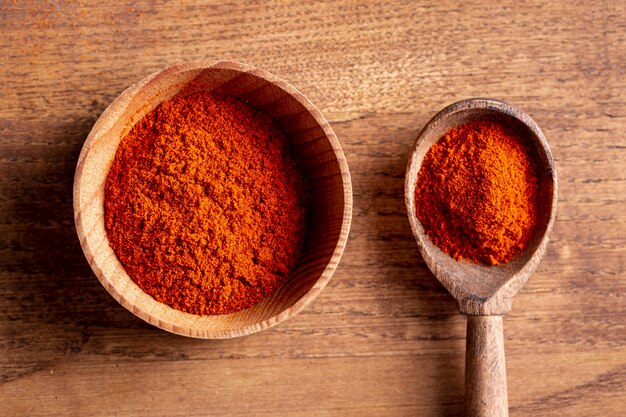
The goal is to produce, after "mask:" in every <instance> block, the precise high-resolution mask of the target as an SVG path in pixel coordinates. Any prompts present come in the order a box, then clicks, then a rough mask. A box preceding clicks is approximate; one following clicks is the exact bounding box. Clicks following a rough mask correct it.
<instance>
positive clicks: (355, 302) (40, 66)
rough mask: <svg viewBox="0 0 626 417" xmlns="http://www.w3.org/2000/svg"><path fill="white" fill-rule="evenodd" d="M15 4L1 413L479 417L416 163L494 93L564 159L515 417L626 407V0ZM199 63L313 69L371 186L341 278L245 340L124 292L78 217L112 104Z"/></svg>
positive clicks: (513, 328) (527, 303)
mask: <svg viewBox="0 0 626 417" xmlns="http://www.w3.org/2000/svg"><path fill="white" fill-rule="evenodd" d="M0 7H1V8H2V9H1V12H0V31H1V34H2V36H0V47H1V48H2V54H1V55H0V60H2V65H1V66H0V79H1V80H2V81H3V92H2V99H0V175H1V179H2V180H1V181H0V213H1V214H2V216H1V217H0V218H1V219H2V221H1V222H0V352H1V354H0V371H1V372H0V383H1V385H0V399H1V401H0V415H30V416H58V415H63V414H65V415H76V416H94V415H115V414H117V415H121V416H151V415H168V416H201V415H206V414H207V410H211V412H212V414H213V415H217V416H220V415H222V416H227V415H261V414H265V415H289V416H311V415H313V416H322V415H333V416H346V415H347V416H350V415H354V416H364V415H373V416H378V415H389V416H392V415H423V416H457V415H462V410H463V383H464V381H463V374H464V353H465V352H464V349H465V325H466V323H465V319H464V318H463V317H462V316H460V315H459V314H458V311H457V309H456V306H455V303H454V301H453V299H452V297H450V295H449V294H448V292H447V291H446V290H445V289H444V288H443V287H442V286H441V285H440V284H439V283H438V281H437V280H436V279H435V278H434V277H433V276H432V275H431V274H430V272H429V271H428V269H427V268H426V265H425V264H424V262H423V260H422V259H421V257H420V255H419V252H418V249H417V245H416V244H415V240H414V239H413V236H412V235H411V230H410V226H409V223H408V220H407V216H406V212H405V209H404V202H403V181H404V173H405V169H406V161H407V156H408V154H409V152H410V150H411V148H412V145H413V141H414V140H415V137H416V135H417V133H418V132H419V130H420V129H421V128H422V127H423V125H424V124H425V123H426V122H427V121H428V120H429V119H430V118H431V117H432V116H433V115H434V114H435V113H436V112H437V111H438V110H439V109H441V108H443V107H444V106H446V105H447V104H449V103H451V102H454V101H457V100H460V99H463V98H467V97H479V96H482V97H495V98H499V99H502V100H505V101H507V102H510V103H512V104H514V105H515V106H517V107H519V108H521V109H523V110H525V111H526V112H527V113H529V114H530V115H531V116H532V117H533V119H535V120H536V121H537V123H538V124H539V126H541V128H542V130H543V132H544V134H545V136H546V138H547V139H548V141H549V143H550V146H551V149H552V152H553V155H554V158H555V162H556V167H557V171H558V174H559V202H558V215H557V221H556V224H555V228H554V231H553V233H552V236H551V239H550V243H549V245H548V248H547V253H546V256H545V258H544V260H543V262H542V263H541V265H540V266H539V268H538V270H537V272H536V273H535V274H534V275H533V277H532V279H530V280H529V281H528V282H527V283H526V284H525V286H524V287H523V288H522V290H521V291H520V292H519V293H518V295H517V296H516V298H515V302H514V304H513V308H512V310H511V311H510V312H509V314H508V315H507V316H506V318H505V323H504V326H505V328H506V335H505V345H506V350H507V358H506V359H507V373H508V375H507V376H508V385H509V387H508V388H509V406H510V415H511V416H527V415H532V416H562V415H568V416H595V415H602V416H621V415H623V412H624V409H626V377H625V376H624V375H625V374H626V326H625V322H626V296H625V291H626V279H625V276H624V273H625V263H626V255H625V250H626V233H625V232H626V211H625V210H624V206H625V203H626V201H625V200H626V197H625V196H626V175H625V168H624V166H625V164H626V143H625V140H624V131H625V130H626V10H625V7H626V6H625V5H624V3H623V2H618V1H607V2H601V1H598V2H596V1H591V2H588V3H586V4H585V5H578V4H572V3H571V2H558V1H557V2H549V1H531V2H526V3H523V4H518V3H517V2H512V1H504V2H498V3H497V4H494V3H489V4H483V3H480V2H473V1H469V2H463V3H462V4H459V3H457V2H452V1H445V0H444V1H440V2H437V3H434V4H433V3H426V2H419V1H418V2H408V1H407V2H401V1H393V2H386V3H385V4H376V3H369V2H363V3H356V2H349V3H346V2H344V1H340V2H339V1H338V2H324V3H320V4H314V5H309V4H306V3H305V2H302V1H299V2H272V3H266V2H263V3H261V2H258V3H248V4H245V5H241V4H233V3H219V4H208V3H203V4H199V3H185V4H177V3H173V2H167V3H165V2H150V3H143V2H135V3H132V4H122V5H120V4H119V3H118V2H112V1H107V0H105V1H101V2H98V3H96V2H92V3H89V2H81V3H79V2H76V3H72V4H66V3H65V2H58V3H57V2H52V1H49V2H48V1H42V2H36V3H35V2H33V3H32V4H30V3H25V2H15V3H13V2H3V3H2V4H1V5H0ZM197 59H232V60H237V61H243V62H246V63H250V64H253V65H255V66H257V67H259V68H264V69H267V70H268V71H270V72H272V73H274V74H276V75H278V76H279V77H281V78H283V79H285V80H287V81H288V82H289V83H290V84H292V85H294V86H295V87H296V88H298V90H300V91H301V92H303V93H304V94H305V95H306V96H307V97H308V98H309V99H310V100H311V101H312V102H313V103H315V104H316V105H317V106H318V107H319V108H320V110H321V111H322V113H323V114H324V115H325V116H326V118H327V119H328V120H329V122H330V124H331V126H332V127H333V130H334V131H335V133H336V134H337V137H338V138H339V140H340V142H341V144H342V147H343V149H344V152H345V154H346V158H347V160H348V164H349V166H350V171H351V174H352V181H353V190H354V216H353V222H352V228H351V232H350V239H349V241H348V243H347V246H346V250H345V252H344V255H343V258H342V261H341V264H340V265H339V267H338V269H337V271H336V273H335V275H334V276H333V278H332V280H331V281H330V282H329V284H328V286H327V287H326V289H325V290H324V291H323V292H322V294H321V295H320V296H319V297H318V298H317V299H316V300H315V301H314V302H313V303H312V304H311V305H309V306H308V307H307V308H306V309H305V310H304V311H303V312H302V313H301V314H299V315H298V316H297V317H295V318H294V319H292V320H290V321H288V322H285V323H282V324H281V325H279V326H277V327H275V328H273V329H271V330H268V331H264V332H261V333H258V334H255V335H252V336H249V337H245V338H240V339H235V340H215V341H205V340H193V339H188V338H183V337H179V336H174V335H171V334H168V333H166V332H163V331H161V330H158V329H155V328H153V327H152V326H149V325H147V324H145V323H144V322H143V321H141V320H139V319H137V318H136V317H135V316H133V315H132V314H131V313H129V312H128V311H127V310H125V309H124V308H122V307H121V306H119V304H118V303H117V302H115V300H113V299H112V298H111V297H110V296H109V294H107V292H106V291H105V290H104V289H103V288H102V286H101V285H100V283H99V282H98V280H97V279H96V277H95V276H94V275H93V273H92V272H91V269H90V268H89V266H88V264H87V262H86V260H85V258H84V256H83V254H82V251H81V249H80V245H79V242H78V239H77V237H76V232H75V229H74V225H73V218H72V204H71V196H72V180H73V173H74V169H75V167H76V162H77V159H78V154H79V152H80V149H81V147H82V144H83V143H84V141H85V138H86V137H87V135H88V133H89V131H90V130H91V128H92V126H93V124H94V122H95V120H96V119H97V117H98V116H99V115H100V114H101V113H102V112H103V111H104V109H105V108H106V106H107V105H108V104H109V103H110V102H111V101H112V100H113V99H114V98H115V97H116V96H117V95H119V94H120V93H121V92H122V91H123V90H124V89H126V88H127V87H128V86H130V85H132V84H133V83H134V82H136V81H137V80H140V79H142V78H143V77H144V76H145V75H146V74H149V73H152V72H154V71H156V70H158V69H160V68H163V67H165V66H168V65H171V64H176V63H179V62H181V61H183V60H197Z"/></svg>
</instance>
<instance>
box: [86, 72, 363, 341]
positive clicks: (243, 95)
mask: <svg viewBox="0 0 626 417" xmlns="http://www.w3.org/2000/svg"><path fill="white" fill-rule="evenodd" d="M190 86H194V87H193V90H192V89H190V88H189V87H190ZM183 87H187V88H186V89H185V93H188V92H189V93H191V92H193V91H215V92H217V93H219V94H222V95H227V96H231V97H236V98H238V99H240V100H242V101H244V102H246V103H248V104H249V105H250V106H252V107H255V108H257V109H261V110H263V111H265V112H266V113H268V114H269V115H271V116H272V117H273V118H274V120H275V121H276V122H277V123H278V124H279V125H280V126H281V127H282V129H283V130H284V132H285V133H286V135H287V137H288V140H289V141H290V143H291V145H292V148H293V149H294V152H295V153H296V154H297V155H298V156H299V157H300V159H301V160H302V163H303V166H304V171H305V173H306V175H307V176H308V178H309V181H310V187H311V196H312V199H311V207H310V212H311V215H310V224H309V228H308V230H307V237H306V241H305V244H304V248H303V251H302V255H301V257H300V260H299V261H298V264H297V265H296V267H295V269H294V271H293V273H292V274H291V276H290V277H288V279H287V281H286V282H285V284H284V285H283V286H281V287H280V288H279V289H278V290H276V291H275V292H274V293H273V294H272V295H270V296H269V297H267V298H265V299H263V300H262V301H261V302H259V303H258V304H256V305H255V306H253V307H251V308H249V309H246V310H242V311H239V312H237V313H232V314H226V315H214V316H199V315H193V314H189V313H185V312H182V311H179V310H176V309H173V308H171V307H169V306H167V305H166V304H163V303H160V302H158V301H156V300H154V299H153V298H152V297H151V296H149V295H147V294H146V293H144V292H143V291H142V290H141V289H140V288H139V287H138V286H137V285H136V284H135V283H134V282H133V281H132V280H131V279H130V277H129V276H128V274H127V273H126V271H125V270H124V268H123V266H122V264H121V263H120V262H119V260H118V258H117V256H116V255H115V253H114V252H113V250H112V249H111V247H110V245H109V241H108V239H107V234H106V231H105V227H104V185H105V182H106V178H107V174H108V171H109V168H110V166H111V163H112V161H113V158H114V157H115V151H116V149H117V146H118V144H119V143H120V141H121V139H122V138H123V137H124V136H125V135H126V133H127V132H128V131H129V130H130V128H131V127H132V126H133V125H134V124H135V123H136V122H137V121H139V120H141V118H142V117H143V116H144V115H145V114H146V113H148V112H149V111H151V110H153V109H154V108H155V107H156V106H158V104H159V103H160V102H161V101H163V100H166V99H170V98H172V97H173V96H174V95H176V94H177V93H179V92H180V91H181V90H182V89H183ZM74 219H75V222H76V229H77V232H78V237H79V238H80V243H81V246H82V248H83V252H84V253H85V256H86V257H87V260H88V262H89V264H90V265H91V268H92V269H93V271H94V272H95V274H96V275H97V276H98V279H99V280H100V282H101V283H102V285H104V287H105V288H106V289H107V291H108V292H109V293H110V294H111V295H112V296H113V298H115V299H116V300H117V301H118V302H119V303H120V304H122V305H123V306H124V307H126V308H127V309H128V310H130V311H131V312H132V313H133V314H135V315H136V316H138V317H140V318H142V319H143V320H145V321H147V322H148V323H151V324H153V325H155V326H157V327H160V328H161V329H164V330H167V331H169V332H172V333H177V334H180V335H184V336H190V337H198V338H206V339H220V338H232V337H237V336H244V335H248V334H251V333H255V332H258V331H260V330H263V329H266V328H268V327H271V326H273V325H275V324H277V323H280V322H281V321H283V320H286V319H288V318H290V317H293V316H295V315H296V314H298V313H299V312H300V311H302V309H303V308H304V307H305V306H306V305H307V304H309V303H310V302H311V301H312V300H313V299H314V298H315V297H316V296H317V295H318V294H319V293H320V291H321V290H322V289H323V288H324V287H325V286H326V284H327V283H328V281H329V280H330V278H331V276H332V275H333V272H334V271H335V269H336V268H337V264H338V263H339V259H340V258H341V255H342V253H343V250H344V247H345V244H346V240H347V238H348V232H349V229H350V222H351V219H352V185H351V180H350V173H349V171H348V164H347V163H346V159H345V156H344V154H343V151H342V149H341V146H340V144H339V141H338V140H337V137H336V136H335V133H334V132H333V130H332V129H331V127H330V125H329V124H328V122H327V121H326V119H325V118H324V116H322V114H321V113H320V111H319V110H318V109H317V108H316V107H315V106H314V105H313V104H312V103H311V102H310V101H309V100H308V99H307V98H306V97H304V95H302V94H301V93H300V92H298V91H297V90H296V89H295V88H294V87H292V86H291V85H289V84H287V83H286V82H285V81H283V80H281V79H279V78H278V77H276V76H274V75H272V74H270V73H268V72H266V71H263V70H260V69H258V68H254V67H252V66H249V65H243V64H240V63H236V62H226V61H218V62H215V61H203V62H193V63H187V64H182V65H176V66H173V67H170V68H166V69H164V70H162V71H159V72H157V73H154V74H152V75H149V76H148V77H146V78H145V79H143V80H142V81H140V82H139V83H137V84H135V85H133V86H132V87H130V88H128V89H127V90H126V91H124V92H123V93H122V94H121V95H120V96H119V97H117V98H116V99H115V100H114V101H113V103H111V105H110V106H109V107H108V108H107V109H106V110H105V111H104V113H103V114H102V115H101V116H100V118H99V119H98V121H97V122H96V124H95V125H94V127H93V129H92V130H91V133H90V134H89V136H88V137H87V140H86V142H85V144H84V146H83V149H82V152H81V154H80V158H79V160H78V164H77V167H76V175H75V178H74Z"/></svg>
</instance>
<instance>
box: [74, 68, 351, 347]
mask: <svg viewBox="0 0 626 417" xmlns="http://www.w3.org/2000/svg"><path fill="white" fill-rule="evenodd" d="M211 69H226V70H232V71H236V72H239V73H242V74H243V73H247V74H250V75H252V76H255V77H258V78H261V79H263V80H265V81H267V82H269V83H270V84H272V85H274V86H276V87H278V88H280V89H281V90H283V91H284V92H285V93H286V94H288V95H289V96H290V97H292V98H293V99H295V100H296V101H297V102H299V103H300V104H301V105H302V106H303V107H304V108H305V109H306V110H307V112H309V113H310V115H311V116H312V117H313V118H314V119H315V122H316V123H317V124H318V125H319V126H320V127H321V128H322V130H323V131H324V137H325V138H326V140H327V141H328V142H329V144H330V146H331V148H332V150H333V153H334V156H335V159H336V161H337V163H338V165H339V171H340V175H341V180H342V189H343V207H342V212H341V213H340V214H338V217H339V216H341V218H342V222H341V226H340V232H339V236H338V238H337V242H336V244H335V247H334V250H333V253H332V255H331V256H330V258H329V259H328V262H327V263H326V266H325V267H324V270H323V271H322V273H321V274H320V276H319V277H318V278H317V279H316V280H315V283H314V284H313V286H312V287H311V288H310V289H309V290H307V292H306V293H304V294H303V295H302V296H301V297H300V298H299V299H298V300H297V301H296V302H295V303H294V304H292V305H291V306H290V307H288V308H286V309H285V310H282V311H281V312H279V313H277V314H275V315H273V316H271V317H269V318H266V319H264V320H262V321H260V322H258V323H255V324H249V325H246V326H244V327H241V328H240V329H237V330H232V329H229V330H221V331H217V332H211V331H210V330H209V329H204V330H205V332H202V333H197V332H192V331H191V330H192V329H191V328H190V326H181V325H179V324H177V323H172V322H171V321H164V320H162V317H160V315H161V314H162V313H161V311H162V310H159V309H154V308H153V309H151V310H150V311H147V310H146V309H143V308H141V307H140V306H138V305H137V303H135V302H133V301H132V300H130V299H129V298H128V297H126V294H125V291H124V289H125V288H122V289H120V288H117V287H116V286H115V285H114V284H113V283H112V282H111V280H110V279H109V278H110V277H109V275H112V274H111V273H108V274H107V273H105V272H104V271H103V270H102V268H101V267H100V265H99V263H98V261H97V260H96V256H95V255H94V253H95V252H96V251H97V247H92V245H91V240H92V239H94V238H90V237H89V233H88V231H87V230H86V227H85V224H84V223H83V218H82V217H83V216H81V213H82V211H83V207H82V206H81V188H82V184H83V180H84V174H85V162H86V158H87V155H88V154H89V152H90V150H91V149H92V148H93V147H94V144H95V142H96V140H97V139H98V138H99V132H100V131H101V130H106V129H105V128H106V127H108V126H110V125H111V124H112V123H114V122H115V121H117V120H118V119H119V116H120V115H122V114H123V111H124V109H125V107H126V104H127V103H129V102H130V100H131V99H132V98H133V97H135V96H136V95H137V94H138V93H139V92H140V91H141V90H142V88H144V87H146V86H147V85H148V84H150V83H151V82H152V81H153V80H155V79H158V78H160V77H165V76H167V75H170V74H172V73H180V72H187V71H204V70H211ZM136 122H137V121H136V120H133V123H136ZM118 146H119V144H118ZM116 148H117V147H116ZM108 171H109V167H107V168H106V170H104V172H105V173H106V175H108ZM352 207H353V196H352V179H351V175H350V170H349V167H348V163H347V160H346V157H345V154H344V152H343V149H342V147H341V144H340V143H339V140H338V139H337V136H336V135H335V133H334V131H333V129H332V127H331V126H330V124H329V123H328V121H327V119H326V118H325V117H324V116H323V114H322V113H321V111H320V110H319V109H318V108H317V107H316V106H315V105H314V104H313V103H312V102H311V101H310V100H309V99H308V98H307V97H305V96H304V94H302V93H301V92H300V91H298V90H297V89H296V88H295V87H293V86H292V85H291V84H289V83H287V82H286V81H284V80H283V79H281V78H279V77H278V76H276V75H274V74H272V73H270V72H268V71H266V70H262V69H260V68H257V67H255V66H252V65H247V64H243V63H241V62H237V61H229V60H200V61H190V62H184V63H180V64H177V65H172V66H169V67H166V68H163V69H161V70H159V71H156V72H153V73H151V74H149V75H147V76H146V77H144V78H143V79H142V80H141V81H139V82H137V83H135V84H133V85H131V86H130V87H128V88H127V89H126V90H124V91H123V92H122V93H121V94H119V95H118V96H117V97H116V98H115V99H114V100H113V101H112V102H111V103H110V104H109V105H108V106H107V108H106V109H105V110H104V112H103V113H102V114H101V115H100V117H99V118H98V120H97V121H96V122H95V123H94V126H93V127H92V129H91V131H90V133H89V135H88V136H87V139H86V140H85V142H84V144H83V146H82V149H81V152H80V156H79V158H78V161H77V164H76V170H75V174H74V182H73V210H74V223H75V227H76V232H77V234H78V238H79V241H80V245H81V248H82V250H83V253H84V255H85V257H86V258H87V261H88V263H89V266H90V267H91V269H92V271H93V272H94V273H95V275H96V276H97V278H98V280H99V281H100V283H101V284H102V285H103V286H104V288H105V289H106V290H107V292H108V293H109V294H110V295H111V296H112V297H113V298H114V299H115V300H116V301H117V302H118V303H120V304H121V305H122V306H123V307H124V308H126V309H127V310H129V311H130V312H131V313H133V314H134V315H135V316H137V317H139V318H141V319H142V320H144V321H146V322H148V323H150V324H152V325H154V326H156V327H159V328H161V329H163V330H165V331H168V332H170V333H175V334H179V335H182V336H187V337H193V338H202V339H229V338H234V337H240V336H245V335H250V334H253V333H256V332H259V331H262V330H265V329H268V328H270V327H273V326H275V325H277V324H278V323H281V322H283V321H285V320H287V319H289V318H291V317H294V316H295V315H297V314H298V313H300V312H301V311H302V310H303V309H304V308H305V307H306V306H307V305H309V304H310V303H311V302H312V301H313V300H314V299H315V298H316V297H317V296H318V295H319V293H320V292H321V291H322V290H323V289H324V288H325V286H326V285H327V284H328V282H329V281H330V279H331V277H332V275H333V274H334V272H335V270H336V269H337V266H338V264H339V261H340V259H341V256H342V255H343V251H344V250H345V246H346V243H347V240H348V236H349V232H350V226H351V222H352ZM98 222H100V220H98ZM102 222H104V218H102ZM104 239H105V241H106V242H107V243H108V237H107V236H106V233H104ZM117 262H118V263H119V260H118V261H117ZM120 265H121V263H120ZM131 282H132V279H131ZM133 284H134V282H133ZM135 285H136V284H135ZM140 291H141V292H142V293H144V294H146V293H145V292H143V290H141V289H140ZM146 295H147V294H146ZM148 297H150V299H151V300H152V301H154V303H156V305H158V306H163V307H164V308H165V309H172V308H171V307H169V306H167V305H166V304H164V303H160V302H158V301H156V300H154V299H153V298H152V297H151V296H149V295H148ZM154 310H157V311H156V313H155V311H154ZM172 310H174V309H172ZM175 311H177V312H180V313H183V314H185V315H189V316H192V317H196V318H198V317H215V316H199V315H195V314H190V313H186V312H182V311H180V310H175ZM242 311H243V312H245V311H246V310H242ZM238 313H241V312H236V313H232V314H238Z"/></svg>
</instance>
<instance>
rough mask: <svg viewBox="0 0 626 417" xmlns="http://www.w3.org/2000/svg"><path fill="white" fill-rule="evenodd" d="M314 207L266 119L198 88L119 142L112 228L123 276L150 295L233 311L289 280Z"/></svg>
mask: <svg viewBox="0 0 626 417" xmlns="http://www.w3.org/2000/svg"><path fill="white" fill-rule="evenodd" d="M308 200H309V198H308V185H307V183H306V178H305V176H304V173H303V170H302V166H301V163H300V161H299V160H298V159H297V158H296V156H295V155H294V153H293V151H292V149H291V147H290V146H289V144H288V142H287V139H286V137H285V134H284V133H283V132H282V130H281V129H280V127H278V125H277V124H276V123H275V122H274V121H273V120H272V119H271V118H270V117H269V115H267V114H265V113H263V112H261V111H258V110H255V109H253V108H251V107H250V106H248V105H247V104H245V103H244V102H242V101H240V100H238V99H235V98H232V97H224V96H219V95H216V94H213V93H210V92H206V91H200V92H196V93H193V94H190V95H186V96H184V95H182V96H176V97H173V98H172V99H170V100H165V101H163V102H161V103H160V104H159V106H158V107H157V108H156V109H154V110H152V111H151V112H149V113H148V114H146V115H145V116H144V117H143V118H142V119H141V120H140V121H139V122H138V123H137V124H136V125H135V126H133V128H132V129H131V130H130V132H128V134H127V135H126V136H125V137H124V138H123V139H122V141H121V143H120V145H119V147H118V149H117V152H116V155H115V159H114V160H113V165H112V166H111V169H110V170H109V175H108V178H107V182H106V188H105V200H104V204H105V210H104V213H105V225H106V230H107V236H108V238H109V242H110V244H111V246H112V248H113V250H114V251H115V254H116V255H117V257H118V258H119V260H120V262H121V263H122V265H124V269H125V270H126V272H127V273H128V275H129V276H130V277H131V279H132V280H133V281H134V282H135V283H136V284H137V285H139V287H141V289H142V290H144V291H145V292H146V293H148V294H149V295H151V296H152V297H154V299H156V300H157V301H160V302H162V303H165V304H167V305H169V306H170V307H173V308H176V309H178V310H182V311H185V312H188V313H192V314H201V315H212V314H227V313H234V312H237V311H240V310H243V309H246V308H249V307H252V306H253V305H254V304H256V303H257V302H259V301H261V300H262V299H263V298H265V297H267V296H268V295H270V294H271V293H272V292H273V291H275V290H276V289H277V288H278V287H279V286H280V285H282V284H283V283H284V282H285V280H286V278H287V277H288V276H289V275H290V274H291V272H292V271H293V268H294V266H295V265H296V262H297V260H298V257H299V256H300V252H301V250H302V246H303V243H304V237H305V232H306V218H307V211H308V203H309V201H308Z"/></svg>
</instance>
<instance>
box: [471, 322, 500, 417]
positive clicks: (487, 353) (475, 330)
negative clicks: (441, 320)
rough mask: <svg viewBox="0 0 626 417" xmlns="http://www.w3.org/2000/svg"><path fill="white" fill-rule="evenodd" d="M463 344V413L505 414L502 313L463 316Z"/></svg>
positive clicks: (480, 416) (495, 416) (488, 416)
mask: <svg viewBox="0 0 626 417" xmlns="http://www.w3.org/2000/svg"><path fill="white" fill-rule="evenodd" d="M466 343H467V346H466V352H465V413H466V416H467V417H507V416H508V415H509V401H508V396H507V386H506V366H505V363H504V333H503V329H502V316H467V342H466Z"/></svg>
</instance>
